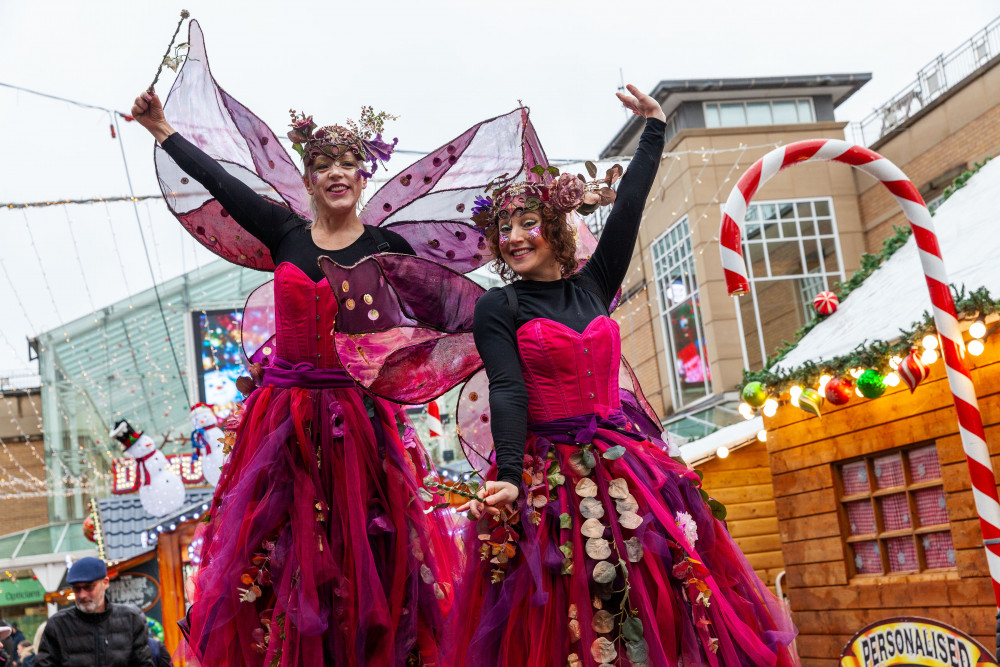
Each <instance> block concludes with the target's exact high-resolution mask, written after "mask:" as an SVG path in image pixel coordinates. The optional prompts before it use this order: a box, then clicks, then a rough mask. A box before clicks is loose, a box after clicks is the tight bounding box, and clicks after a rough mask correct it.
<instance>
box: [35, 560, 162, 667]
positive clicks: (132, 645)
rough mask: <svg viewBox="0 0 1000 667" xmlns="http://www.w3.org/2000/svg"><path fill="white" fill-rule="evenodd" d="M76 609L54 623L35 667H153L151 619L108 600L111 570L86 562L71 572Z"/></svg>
mask: <svg viewBox="0 0 1000 667" xmlns="http://www.w3.org/2000/svg"><path fill="white" fill-rule="evenodd" d="M66 581H67V582H68V583H69V584H70V586H72V587H73V598H74V599H73V603H74V606H73V607H70V608H69V609H63V610H62V611H60V612H58V613H57V614H56V615H55V616H53V617H52V618H50V619H49V621H48V623H47V624H46V626H45V632H44V633H43V634H42V642H41V645H40V646H39V648H38V659H37V660H36V661H35V667H153V658H152V656H151V655H150V652H149V645H148V644H147V642H146V633H147V629H146V620H145V618H144V617H143V616H142V614H140V613H139V612H137V611H136V610H135V609H134V608H132V607H128V606H124V605H116V604H114V603H112V602H111V601H110V600H108V599H107V595H106V593H107V590H108V583H109V579H108V568H107V566H106V565H105V564H104V561H102V560H100V559H99V558H90V557H87V558H81V559H80V560H78V561H76V562H75V563H73V565H72V567H70V568H69V574H68V575H67V576H66Z"/></svg>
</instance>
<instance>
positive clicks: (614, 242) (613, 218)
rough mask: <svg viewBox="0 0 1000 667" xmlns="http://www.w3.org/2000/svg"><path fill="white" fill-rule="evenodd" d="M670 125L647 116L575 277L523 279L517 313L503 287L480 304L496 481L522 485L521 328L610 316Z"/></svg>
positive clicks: (479, 342) (477, 327)
mask: <svg viewBox="0 0 1000 667" xmlns="http://www.w3.org/2000/svg"><path fill="white" fill-rule="evenodd" d="M665 128H666V125H665V124H664V123H663V121H660V120H657V119H655V118H649V119H647V120H646V127H645V129H644V130H643V132H642V136H641V137H640V138H639V146H638V148H637V149H636V152H635V157H633V158H632V162H631V164H629V168H628V171H626V172H625V175H624V176H623V177H622V182H621V184H620V185H619V186H618V197H617V199H616V200H615V203H614V207H613V208H612V210H611V214H610V215H609V216H608V221H607V224H606V225H605V227H604V233H603V234H602V235H601V240H600V241H599V242H598V244H597V248H596V250H595V251H594V254H593V256H592V257H591V258H590V260H589V261H588V262H587V264H586V266H584V267H583V269H581V270H580V271H579V272H577V273H576V274H574V275H573V276H571V277H569V278H565V279H560V280H553V281H537V280H518V281H516V282H514V283H513V288H514V289H515V290H516V291H517V301H518V310H517V316H516V318H515V316H514V314H513V313H511V310H510V307H509V305H508V303H507V297H506V295H505V294H504V292H503V290H502V289H501V288H494V289H491V290H490V291H488V292H487V293H486V294H484V295H483V296H482V298H480V299H479V301H478V303H476V314H475V321H474V325H473V333H474V335H475V339H476V348H477V349H478V350H479V354H480V356H482V358H483V364H484V365H485V367H486V374H487V377H488V378H489V382H490V412H491V413H492V419H491V424H492V427H491V430H492V433H493V444H494V449H495V450H496V461H497V480H499V481H503V482H510V483H511V484H514V485H515V486H516V485H519V484H520V481H521V472H522V463H523V459H524V444H525V437H526V436H527V426H528V392H527V389H526V388H525V385H524V375H523V374H522V372H521V364H520V356H519V354H518V349H517V329H518V328H519V327H521V326H522V325H523V324H525V323H526V322H529V321H531V320H533V319H537V318H540V317H544V318H546V319H550V320H555V321H557V322H559V323H561V324H564V325H566V326H568V327H570V328H571V329H573V330H574V331H577V332H578V333H583V331H584V330H585V329H586V328H587V325H588V324H590V323H591V322H592V321H593V320H594V319H595V318H597V317H600V316H601V315H607V314H608V308H609V307H610V305H611V301H612V299H614V296H615V293H616V292H617V291H618V288H619V286H620V285H621V283H622V281H623V280H624V279H625V274H626V273H627V272H628V266H629V262H630V261H631V259H632V251H633V249H634V248H635V242H636V239H637V238H638V236H639V222H640V220H641V219H642V210H643V207H644V205H645V203H646V197H647V196H649V191H650V189H651V188H652V186H653V179H654V177H655V176H656V171H657V168H658V167H659V163H660V156H661V154H662V153H663V144H664V142H665V138H666V135H665V132H664V130H665Z"/></svg>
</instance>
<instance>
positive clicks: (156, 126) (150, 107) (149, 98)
mask: <svg viewBox="0 0 1000 667" xmlns="http://www.w3.org/2000/svg"><path fill="white" fill-rule="evenodd" d="M132 116H133V117H135V120H136V122H138V123H139V125H142V126H143V127H144V128H146V129H147V130H149V133H150V134H152V135H153V138H155V139H156V141H157V142H159V143H163V140H164V139H166V138H167V137H169V136H170V135H171V134H173V133H174V128H172V127H170V123H168V122H167V117H166V116H165V115H164V113H163V105H162V104H161V103H160V98H159V97H158V96H157V95H156V93H155V92H154V91H152V90H145V91H143V92H142V94H141V95H139V97H137V98H135V103H134V104H133V105H132Z"/></svg>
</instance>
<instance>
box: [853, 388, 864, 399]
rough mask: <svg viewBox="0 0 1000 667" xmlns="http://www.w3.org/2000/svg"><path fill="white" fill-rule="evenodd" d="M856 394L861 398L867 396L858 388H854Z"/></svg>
mask: <svg viewBox="0 0 1000 667" xmlns="http://www.w3.org/2000/svg"><path fill="white" fill-rule="evenodd" d="M854 393H855V394H857V395H858V397H859V398H864V397H865V395H864V394H862V393H861V390H860V389H858V388H857V387H855V388H854Z"/></svg>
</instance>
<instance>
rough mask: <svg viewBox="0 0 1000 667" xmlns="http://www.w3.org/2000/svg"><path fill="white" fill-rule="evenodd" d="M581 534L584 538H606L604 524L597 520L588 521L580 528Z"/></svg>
mask: <svg viewBox="0 0 1000 667" xmlns="http://www.w3.org/2000/svg"><path fill="white" fill-rule="evenodd" d="M580 533H582V534H583V536H584V537H604V524H602V523H601V522H600V521H598V520H597V519H587V520H586V521H584V522H583V525H582V526H580Z"/></svg>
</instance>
